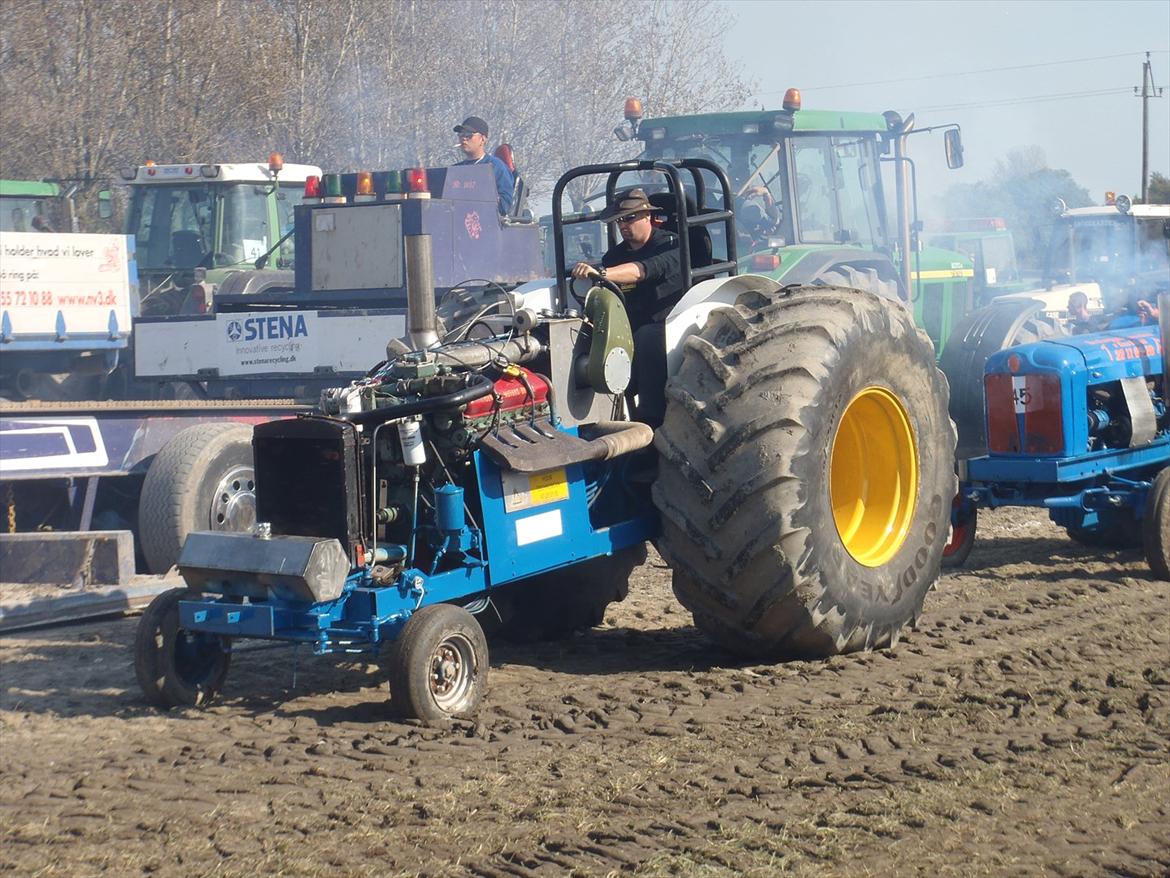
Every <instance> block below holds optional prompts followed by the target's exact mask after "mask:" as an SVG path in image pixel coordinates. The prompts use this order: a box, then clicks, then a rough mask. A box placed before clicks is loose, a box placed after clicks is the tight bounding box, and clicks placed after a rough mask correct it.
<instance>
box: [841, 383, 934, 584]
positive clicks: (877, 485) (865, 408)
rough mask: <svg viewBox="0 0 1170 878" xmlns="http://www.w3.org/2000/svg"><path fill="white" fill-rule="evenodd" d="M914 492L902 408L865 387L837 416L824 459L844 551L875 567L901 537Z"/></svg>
mask: <svg viewBox="0 0 1170 878" xmlns="http://www.w3.org/2000/svg"><path fill="white" fill-rule="evenodd" d="M917 495H918V444H917V443H916V442H915V441H914V428H913V427H912V426H911V425H910V418H909V416H907V414H906V409H905V408H904V407H903V405H902V403H901V402H900V401H899V400H898V398H897V397H896V396H895V395H894V394H893V393H891V392H890V391H889V390H886V389H885V388H884V387H867V388H866V389H865V390H863V391H861V393H859V394H857V396H855V397H853V399H852V401H851V402H850V403H849V405H848V406H847V407H846V409H845V413H844V414H843V415H842V416H841V423H840V425H839V426H838V427H837V435H836V436H834V437H833V448H832V451H831V453H830V457H829V498H830V500H831V501H832V504H833V521H834V523H835V524H836V525H837V533H838V534H839V535H840V537H841V542H842V543H844V545H845V548H846V550H847V551H848V552H849V554H850V555H852V556H853V558H854V560H856V561H857V563H859V564H864V565H865V566H866V567H879V566H881V565H882V564H885V563H886V562H887V561H889V560H890V559H891V558H893V557H894V555H896V554H897V553H898V550H899V549H900V548H902V544H903V543H904V542H905V541H906V534H907V533H908V532H909V530H910V522H911V521H912V520H913V518H914V506H915V503H916V498H917Z"/></svg>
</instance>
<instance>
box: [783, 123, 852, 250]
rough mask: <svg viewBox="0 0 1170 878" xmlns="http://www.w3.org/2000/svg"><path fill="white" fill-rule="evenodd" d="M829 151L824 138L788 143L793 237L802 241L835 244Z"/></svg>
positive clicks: (835, 217)
mask: <svg viewBox="0 0 1170 878" xmlns="http://www.w3.org/2000/svg"><path fill="white" fill-rule="evenodd" d="M833 164H834V162H833V153H832V148H831V144H830V142H829V138H827V137H801V138H798V139H795V140H793V142H792V166H793V170H794V173H795V176H796V224H797V237H798V238H799V239H800V241H802V242H804V243H806V244H833V243H836V241H837V238H836V230H837V229H839V228H840V226H841V221H840V217H839V215H838V213H837V200H836V198H835V197H834V196H833Z"/></svg>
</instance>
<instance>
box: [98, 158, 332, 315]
mask: <svg viewBox="0 0 1170 878" xmlns="http://www.w3.org/2000/svg"><path fill="white" fill-rule="evenodd" d="M320 173H321V171H320V169H318V168H316V167H313V166H311V165H295V164H285V163H284V161H283V159H282V158H281V157H280V156H279V154H276V153H274V154H273V155H272V156H270V157H269V160H268V162H267V163H261V162H255V163H238V164H235V163H233V164H182V165H178V164H174V165H171V164H168V165H156V164H155V163H154V162H147V163H146V164H144V165H140V166H137V167H132V168H125V169H123V170H122V172H121V176H122V179H123V181H124V182H125V183H126V185H127V187H128V189H129V200H130V205H129V211H128V219H127V227H126V232H127V234H131V235H134V238H135V241H136V242H137V251H136V260H137V263H138V276H139V280H140V282H141V284H142V306H143V313H144V314H149V315H165V314H177V313H180V312H182V311H186V310H190V311H194V312H200V313H202V312H204V311H207V310H208V309H209V308H210V306H211V302H210V301H209V299H210V295H209V294H207V293H206V292H204V290H205V289H208V290H209V289H213V288H214V287H216V286H217V285H218V284H220V283H222V282H223V281H225V280H226V279H227V278H228V277H229V276H230V275H232V274H235V273H238V272H240V271H251V270H252V269H254V268H255V262H256V260H257V259H260V258H261V257H264V256H265V255H266V254H270V255H271V257H272V260H271V263H270V268H271V269H276V270H284V272H285V273H286V274H287V275H288V277H289V278H290V279H291V269H292V266H293V249H292V248H293V245H292V242H291V241H290V240H287V239H286V238H285V233H286V232H287V231H288V230H289V229H291V228H292V223H293V208H294V207H296V205H298V204H300V202H301V199H302V192H303V190H304V186H305V180H306V179H307V178H308V177H310V176H312V175H316V174H320ZM278 242H279V243H280V247H279V249H278V250H277V252H275V253H271V251H272V250H273V249H274V248H276V246H277V244H278ZM193 291H195V292H197V293H198V295H196V296H194V298H192V292H193Z"/></svg>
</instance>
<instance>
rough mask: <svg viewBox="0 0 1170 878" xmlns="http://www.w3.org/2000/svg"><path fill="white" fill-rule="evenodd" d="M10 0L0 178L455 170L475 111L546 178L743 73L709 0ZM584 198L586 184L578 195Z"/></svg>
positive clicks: (618, 148)
mask: <svg viewBox="0 0 1170 878" xmlns="http://www.w3.org/2000/svg"><path fill="white" fill-rule="evenodd" d="M629 7H630V3H629V0H589V2H584V0H574V2H568V0H486V2H478V0H395V2H375V0H159V2H158V3H157V4H156V5H155V6H154V7H152V8H151V11H150V14H144V12H143V7H142V6H141V4H140V3H138V2H136V0H5V14H6V19H5V26H4V28H3V30H2V31H0V106H3V107H4V112H3V113H2V114H0V174H3V175H4V176H7V177H65V176H75V177H84V178H86V179H98V178H102V177H108V176H111V175H113V173H114V172H115V170H116V168H117V167H119V166H120V165H127V164H138V163H140V162H141V161H144V160H145V159H147V158H152V159H154V160H155V161H158V162H167V161H229V160H241V159H250V158H255V159H259V158H262V157H263V156H265V155H267V153H268V152H269V151H271V150H273V149H277V150H280V151H283V152H284V153H285V154H286V158H287V159H288V160H299V161H310V162H313V163H316V164H319V165H322V166H324V167H327V168H329V169H355V168H359V167H372V168H385V167H395V166H397V167H405V166H408V165H417V164H428V165H434V164H445V163H447V162H450V161H452V160H454V158H455V157H456V152H455V148H456V144H455V139H454V135H453V134H452V132H451V127H452V126H453V125H454V124H455V123H456V122H458V121H459V120H461V119H462V118H463V117H464V116H466V115H469V114H471V113H474V114H476V115H480V116H483V117H484V118H486V119H488V120H489V122H490V124H491V127H492V140H493V141H495V142H500V141H508V142H510V143H511V144H512V145H513V147H514V149H515V153H516V156H517V160H518V162H519V164H520V166H521V169H522V171H523V173H524V174H525V177H526V179H527V180H528V181H529V183H530V185H532V186H533V187H534V188H536V189H538V190H539V189H544V190H545V191H547V190H548V189H549V188H550V187H551V184H552V181H553V180H555V179H556V177H557V176H558V175H559V174H560V173H561V172H562V171H563V170H564V169H566V168H567V167H569V166H571V165H574V164H579V163H583V162H593V161H601V160H604V159H609V158H613V157H616V156H622V155H629V154H630V151H631V145H629V144H625V145H623V144H620V143H618V142H617V141H615V140H614V138H613V136H612V134H611V129H612V127H613V125H614V124H616V122H618V121H619V120H620V110H621V106H622V101H623V100H624V98H625V97H626V96H627V95H637V96H640V97H642V98H643V100H644V101H645V104H646V109H647V112H648V114H650V115H668V114H674V113H688V112H698V111H704V110H714V109H732V108H734V107H736V106H738V105H739V104H740V102H741V101H742V100H743V98H744V97H745V96H746V94H747V92H748V87H747V85H746V84H745V83H744V81H743V79H742V77H741V76H740V74H739V73H738V70H737V67H736V65H735V63H734V62H733V61H732V60H731V59H729V58H728V57H727V55H726V54H725V53H724V52H723V51H722V50H721V49H720V48H719V46H720V45H721V42H722V40H723V38H724V36H725V35H726V32H727V27H728V26H729V22H728V21H727V19H726V17H725V16H724V14H723V13H722V12H721V11H720V10H719V9H717V8H716V7H714V6H713V5H712V4H711V3H710V2H708V0H675V2H667V0H642V2H638V3H637V9H636V14H631V11H630V8H629ZM580 194H581V193H580V192H578V193H576V195H577V197H578V198H579V196H580Z"/></svg>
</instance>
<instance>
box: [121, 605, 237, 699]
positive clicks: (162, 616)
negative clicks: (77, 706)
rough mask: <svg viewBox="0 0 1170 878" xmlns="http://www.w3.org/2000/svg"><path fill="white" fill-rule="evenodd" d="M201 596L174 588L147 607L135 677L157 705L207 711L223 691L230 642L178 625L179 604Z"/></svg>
mask: <svg viewBox="0 0 1170 878" xmlns="http://www.w3.org/2000/svg"><path fill="white" fill-rule="evenodd" d="M198 597H199V596H198V595H197V594H196V593H195V592H193V591H188V590H187V589H185V588H172V589H171V590H170V591H164V592H163V593H162V594H160V595H158V596H157V597H156V598H155V599H154V600H152V601H151V602H150V604H149V605H148V606H147V608H146V610H145V612H143V614H142V618H141V619H139V620H138V629H137V631H136V632H135V634H134V675H135V676H136V677H137V678H138V685H139V686H140V687H141V688H142V694H143V695H144V696H146V700H147V701H148V702H150V703H151V704H153V705H154V706H155V707H162V708H170V707H202V706H203V705H205V704H207V702H209V701H210V700H211V699H212V698H214V697H215V696H216V694H217V693H218V692H219V690H220V687H221V686H223V681H224V679H225V678H226V677H227V673H228V668H229V667H230V665H231V659H232V654H231V640H230V638H227V637H222V636H219V635H216V634H205V633H203V632H198V631H188V630H186V629H184V628H181V627H180V626H179V601H182V600H195V599H196V598H198Z"/></svg>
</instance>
